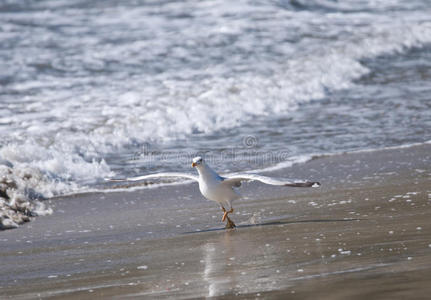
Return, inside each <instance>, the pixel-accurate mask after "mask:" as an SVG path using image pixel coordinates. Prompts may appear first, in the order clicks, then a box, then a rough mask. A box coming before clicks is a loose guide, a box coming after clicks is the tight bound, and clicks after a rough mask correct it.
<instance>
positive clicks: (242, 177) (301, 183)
mask: <svg viewBox="0 0 431 300" xmlns="http://www.w3.org/2000/svg"><path fill="white" fill-rule="evenodd" d="M251 180H257V181H260V182H263V183H266V184H270V185H281V186H293V187H319V186H320V183H319V182H317V181H306V180H287V179H277V178H272V177H267V176H262V175H256V174H235V175H231V176H228V177H226V178H224V180H223V184H227V185H229V186H240V185H241V181H251Z"/></svg>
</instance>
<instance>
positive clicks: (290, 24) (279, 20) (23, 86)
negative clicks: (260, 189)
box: [0, 0, 431, 197]
mask: <svg viewBox="0 0 431 300" xmlns="http://www.w3.org/2000/svg"><path fill="white" fill-rule="evenodd" d="M430 50H431V3H430V2H429V1H427V0H413V1H402V0H393V1H376V0H361V1H359V0H356V1H340V2H337V1H329V0H320V1H319V0H314V1H299V0H296V1H223V0H219V1H178V2H176V1H141V0H134V1H131V0H130V1H121V2H119V1H109V0H107V1H78V0H68V1H4V0H3V1H0V134H1V139H0V162H1V164H3V165H9V166H12V169H13V172H14V176H17V177H19V176H22V174H23V173H25V172H31V173H34V174H38V176H36V177H35V178H37V179H35V180H34V181H33V182H31V187H32V188H33V189H35V190H37V191H38V192H40V193H41V194H43V195H45V196H47V197H49V196H53V195H56V194H62V193H71V192H72V193H73V192H79V191H83V190H86V189H88V188H104V187H105V185H104V183H103V178H104V177H106V176H117V177H118V176H120V177H121V176H128V175H129V176H130V175H136V174H144V173H150V172H157V171H161V170H176V171H191V170H190V160H191V157H193V156H194V155H197V154H200V155H203V156H205V157H207V159H208V160H210V161H211V164H212V165H215V167H217V168H218V169H219V170H220V171H226V172H227V171H238V170H259V169H265V168H270V167H274V166H277V165H279V164H280V163H281V164H282V165H283V163H286V164H285V165H287V164H288V163H293V162H299V161H304V160H306V159H307V158H310V157H311V156H312V155H316V154H323V153H337V152H342V151H352V150H360V149H374V148H383V147H388V146H400V145H406V144H410V143H418V142H419V143H420V142H426V141H429V140H431V100H430V95H431V80H430V78H431V52H430ZM2 170H3V171H2ZM4 170H5V169H4V168H3V169H1V168H0V172H6V171H4ZM26 184H27V183H26ZM28 184H30V183H28Z"/></svg>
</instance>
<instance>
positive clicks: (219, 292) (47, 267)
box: [0, 144, 431, 299]
mask: <svg viewBox="0 0 431 300" xmlns="http://www.w3.org/2000/svg"><path fill="white" fill-rule="evenodd" d="M430 153H431V145H429V144H425V145H420V146H412V147H406V148H400V149H387V150H379V151H371V152H358V153H350V154H340V155H334V156H328V157H321V158H316V159H314V160H312V161H310V162H307V163H305V164H297V165H294V166H292V167H290V168H288V169H284V170H279V171H277V172H273V173H270V175H275V176H284V177H297V178H301V177H305V178H309V179H313V180H319V181H320V182H321V183H322V187H321V188H318V189H299V188H281V187H276V188H274V187H269V186H265V185H263V184H259V183H247V184H245V185H246V186H245V187H244V189H243V193H244V195H245V198H244V199H241V200H239V201H237V202H235V205H234V207H235V208H236V212H235V213H234V214H233V215H232V219H233V220H234V221H235V222H236V223H237V225H239V226H238V228H236V229H234V230H224V229H223V224H222V223H221V221H220V218H221V215H222V214H221V210H220V209H219V207H217V206H216V205H215V204H214V203H212V202H209V201H207V200H204V199H203V197H202V196H201V195H200V194H199V191H198V188H197V185H196V184H187V185H172V186H165V187H159V188H153V189H143V190H139V191H134V192H118V193H94V194H82V195H76V196H73V197H63V198H56V199H51V200H50V205H51V206H52V207H53V209H54V214H53V215H51V216H46V217H39V218H36V219H35V220H34V221H33V222H30V223H27V224H25V225H24V226H21V227H20V228H18V229H15V230H8V231H4V232H0V296H1V297H0V298H2V299H47V298H49V299H57V298H58V299H72V298H79V299H102V298H104V299H106V298H112V299H120V298H121V299H136V298H158V299H165V298H166V299H169V298H171V299H174V298H175V299H190V298H204V297H218V298H221V299H223V298H230V297H232V296H237V297H238V298H247V299H248V298H264V299H279V298H281V297H282V298H286V295H288V298H289V299H316V298H319V299H364V298H366V297H371V298H373V299H427V298H428V297H429V294H430V293H431V286H430V285H429V278H430V276H431V225H430V218H431V184H430V175H431V169H430V165H431V164H430V163H431V154H430Z"/></svg>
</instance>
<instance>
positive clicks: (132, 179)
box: [105, 172, 199, 182]
mask: <svg viewBox="0 0 431 300" xmlns="http://www.w3.org/2000/svg"><path fill="white" fill-rule="evenodd" d="M161 177H177V178H178V177H182V178H187V179H192V180H196V181H199V177H198V176H196V175H192V174H187V173H178V172H166V173H155V174H149V175H143V176H138V177H129V178H124V179H114V178H105V180H107V181H114V182H122V181H140V180H145V179H152V178H161Z"/></svg>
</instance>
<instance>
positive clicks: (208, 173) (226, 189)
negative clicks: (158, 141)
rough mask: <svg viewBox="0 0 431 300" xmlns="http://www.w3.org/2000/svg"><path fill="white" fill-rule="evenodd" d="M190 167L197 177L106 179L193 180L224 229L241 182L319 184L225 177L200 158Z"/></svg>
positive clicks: (170, 174) (229, 225)
mask: <svg viewBox="0 0 431 300" xmlns="http://www.w3.org/2000/svg"><path fill="white" fill-rule="evenodd" d="M192 167H194V168H196V169H197V170H198V174H199V176H196V175H193V174H188V173H179V172H165V173H155V174H149V175H144V176H138V177H131V178H126V179H107V180H109V181H140V180H145V179H150V178H159V177H183V178H188V179H193V180H195V181H197V182H198V183H199V190H200V191H201V193H202V195H203V196H204V197H205V198H207V199H208V200H212V201H215V202H218V203H219V204H220V206H221V209H222V210H223V217H222V222H224V221H225V220H226V221H227V222H226V228H234V227H236V225H235V223H234V222H232V220H231V219H230V218H229V216H228V215H229V214H230V213H232V212H233V207H232V202H233V201H234V200H236V199H238V198H240V197H241V195H240V194H239V193H238V192H237V191H236V190H235V189H234V188H235V187H239V186H241V182H242V181H251V180H257V181H261V182H263V183H266V184H270V185H281V186H293V187H319V186H320V183H319V182H315V181H300V180H294V181H289V180H285V179H275V178H271V177H266V176H261V175H256V174H234V175H229V176H227V177H222V176H220V175H218V174H217V173H216V172H215V171H214V170H213V169H211V168H210V166H208V165H207V164H206V163H205V161H204V160H203V159H202V157H200V156H198V157H195V158H193V162H192Z"/></svg>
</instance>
